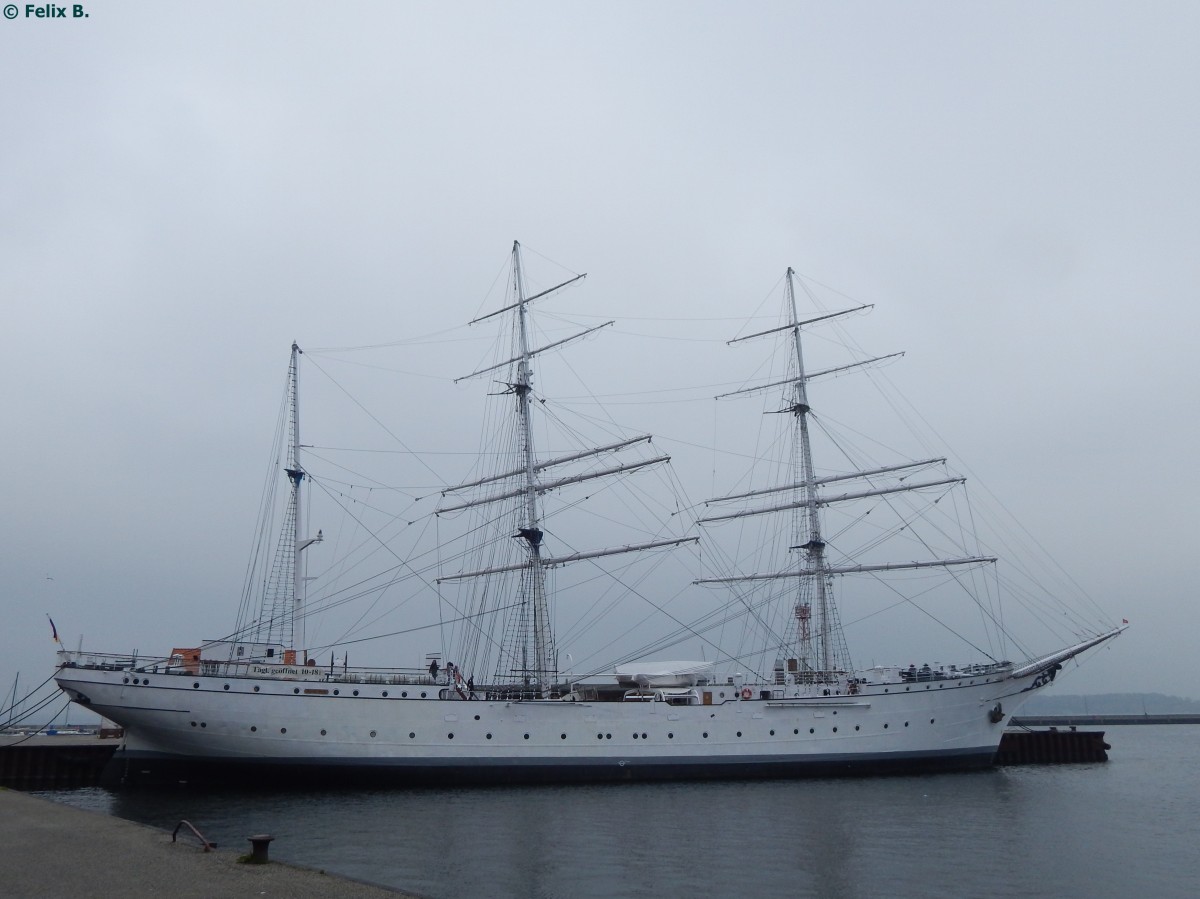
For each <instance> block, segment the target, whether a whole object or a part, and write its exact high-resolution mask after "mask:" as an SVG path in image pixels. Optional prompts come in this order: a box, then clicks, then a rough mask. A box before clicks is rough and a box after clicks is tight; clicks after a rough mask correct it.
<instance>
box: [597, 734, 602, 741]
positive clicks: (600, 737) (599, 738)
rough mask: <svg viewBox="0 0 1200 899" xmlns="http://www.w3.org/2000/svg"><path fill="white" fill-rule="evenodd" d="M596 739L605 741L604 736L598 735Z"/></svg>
mask: <svg viewBox="0 0 1200 899" xmlns="http://www.w3.org/2000/svg"><path fill="white" fill-rule="evenodd" d="M596 739H597V740H603V739H604V734H596Z"/></svg>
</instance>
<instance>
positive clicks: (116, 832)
mask: <svg viewBox="0 0 1200 899" xmlns="http://www.w3.org/2000/svg"><path fill="white" fill-rule="evenodd" d="M247 836H249V834H248V835H247ZM249 851H250V844H249V843H247V844H246V846H245V853H246V854H248V853H249ZM241 854H242V853H239V852H238V851H235V850H231V849H217V850H214V851H211V852H205V851H204V850H203V848H202V847H201V845H200V842H199V841H198V840H197V839H196V837H195V836H194V835H193V834H192V833H190V832H188V831H187V829H186V828H184V829H182V830H180V831H179V837H178V842H174V843H173V842H171V835H170V834H169V833H167V832H165V831H161V830H158V829H156V828H153V827H147V826H145V825H143V824H135V823H133V822H132V821H124V820H122V819H120V818H113V817H110V816H109V815H104V814H101V813H99V812H92V811H86V810H83V809H76V808H71V807H69V806H65V805H59V804H58V803H55V802H50V801H49V800H46V799H41V798H39V797H37V796H28V795H26V794H24V793H18V792H15V791H13V790H7V789H3V788H0V894H2V895H4V896H5V897H8V899H56V897H60V896H61V897H71V899H75V897H79V899H87V897H97V899H99V897H105V899H107V897H110V896H121V897H123V899H151V897H153V899H161V897H163V896H170V897H172V899H224V897H230V899H240V897H252V896H253V897H261V896H266V897H271V896H275V897H280V899H284V897H286V899H325V897H333V899H337V897H345V899H385V897H386V899H396V897H398V896H400V897H404V896H408V897H410V899H411V897H412V894H409V893H402V892H399V891H396V890H391V889H388V888H387V887H382V886H376V885H374V884H369V883H363V882H361V881H356V880H351V879H349V878H344V877H338V876H336V875H331V874H326V873H324V872H322V871H317V870H314V869H311V868H301V867H297V866H295V865H289V864H284V863H282V862H275V861H272V862H269V863H268V864H265V865H248V864H243V863H241V862H239V861H238V858H239V856H240V855H241Z"/></svg>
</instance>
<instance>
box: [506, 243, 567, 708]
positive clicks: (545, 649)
mask: <svg viewBox="0 0 1200 899" xmlns="http://www.w3.org/2000/svg"><path fill="white" fill-rule="evenodd" d="M512 252H513V292H514V294H515V300H516V305H517V331H518V340H519V346H518V350H519V352H520V355H519V357H518V361H517V376H516V380H515V382H514V383H513V384H510V385H509V388H510V389H511V390H512V393H513V395H514V396H515V397H516V400H517V421H518V427H519V428H520V442H521V462H522V467H523V469H524V485H523V490H524V507H525V508H524V515H523V522H522V527H521V528H520V529H519V531H518V536H519V537H520V538H521V539H523V540H524V541H525V545H526V546H527V547H528V550H529V571H528V574H527V577H528V579H529V581H528V585H527V586H528V591H529V592H528V594H527V596H528V601H529V603H530V606H531V609H530V611H531V612H532V614H533V622H532V626H533V652H534V659H533V662H534V669H533V674H534V677H535V678H536V682H537V684H538V686H539V688H540V689H541V692H542V695H543V696H546V695H548V694H549V691H550V687H551V685H552V684H553V682H554V673H555V670H556V668H557V666H556V664H555V659H554V639H553V635H552V633H551V630H550V621H549V608H548V606H547V603H546V570H545V566H544V564H543V562H542V529H541V521H540V520H539V517H538V500H537V497H538V484H537V479H536V471H535V462H534V452H533V429H532V427H531V425H530V415H529V404H530V402H531V400H532V397H531V395H530V394H531V392H532V387H533V370H532V368H531V362H532V359H533V355H532V353H531V352H530V348H529V322H528V312H527V310H526V308H525V307H526V303H527V301H526V299H525V276H524V273H523V272H522V270H521V244H520V242H518V241H515V240H514V241H513V251H512ZM528 670H529V669H528V665H526V671H528Z"/></svg>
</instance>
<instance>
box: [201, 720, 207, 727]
mask: <svg viewBox="0 0 1200 899" xmlns="http://www.w3.org/2000/svg"><path fill="white" fill-rule="evenodd" d="M200 726H201V727H208V722H207V721H201V722H200Z"/></svg>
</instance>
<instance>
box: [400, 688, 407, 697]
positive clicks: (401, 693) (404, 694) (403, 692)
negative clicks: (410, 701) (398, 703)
mask: <svg viewBox="0 0 1200 899" xmlns="http://www.w3.org/2000/svg"><path fill="white" fill-rule="evenodd" d="M407 697H408V691H407V690H402V691H401V692H400V698H401V699H406V698H407Z"/></svg>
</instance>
